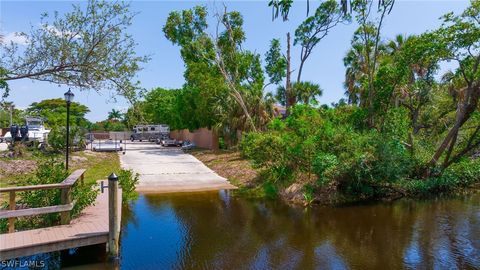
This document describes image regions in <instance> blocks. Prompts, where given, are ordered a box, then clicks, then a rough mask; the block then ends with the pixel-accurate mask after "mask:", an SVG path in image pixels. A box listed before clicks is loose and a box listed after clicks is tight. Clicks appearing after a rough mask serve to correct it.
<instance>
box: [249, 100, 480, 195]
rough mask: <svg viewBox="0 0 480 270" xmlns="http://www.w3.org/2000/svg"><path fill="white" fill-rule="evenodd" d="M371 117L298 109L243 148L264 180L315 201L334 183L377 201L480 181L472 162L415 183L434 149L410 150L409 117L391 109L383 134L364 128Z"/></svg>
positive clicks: (355, 111) (348, 109)
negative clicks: (395, 193) (318, 191)
mask: <svg viewBox="0 0 480 270" xmlns="http://www.w3.org/2000/svg"><path fill="white" fill-rule="evenodd" d="M365 115H366V114H365V112H364V110H363V109H360V108H357V107H354V106H344V107H338V108H312V107H309V106H305V105H297V106H295V107H294V108H293V110H292V111H291V114H290V116H289V117H287V118H286V119H285V120H280V119H275V120H273V121H272V122H271V123H270V125H269V127H268V130H267V131H265V132H252V133H249V134H246V136H245V137H244V138H243V140H242V142H241V145H240V149H241V151H242V154H243V155H244V157H246V158H248V159H250V160H251V161H252V163H253V165H254V166H255V167H256V168H259V169H260V170H261V171H262V175H265V176H266V177H264V181H266V182H271V183H275V185H277V186H279V187H281V186H286V185H288V184H290V183H292V182H294V181H295V182H300V183H302V184H304V186H308V189H305V194H307V195H308V198H309V199H312V190H314V189H315V188H316V187H321V186H325V185H326V184H329V183H333V184H335V185H336V187H337V189H338V190H339V191H341V192H344V193H346V194H349V195H354V196H356V197H359V198H372V197H376V196H384V195H386V194H388V193H390V192H392V190H394V187H399V189H398V190H400V191H399V192H401V190H406V192H408V193H410V194H420V193H422V192H423V191H425V192H433V191H446V190H448V189H455V188H458V187H462V186H467V185H470V184H472V183H474V182H478V181H479V179H478V178H479V177H478V175H480V170H479V169H478V168H479V167H478V165H476V166H473V165H472V162H461V163H458V164H455V165H452V166H451V167H449V168H448V169H447V170H446V171H445V172H443V174H439V175H440V176H436V177H432V178H430V179H422V180H413V179H419V178H420V173H419V172H421V171H422V170H421V166H422V165H421V164H424V161H425V159H424V158H423V157H422V154H421V153H422V151H423V152H428V151H429V149H428V144H425V143H424V145H422V144H420V143H417V145H416V147H417V149H420V150H419V151H418V153H420V154H419V155H415V154H413V153H412V151H411V150H410V149H409V148H408V146H407V145H408V144H407V143H406V142H407V141H408V136H409V127H408V121H407V120H408V113H407V112H406V111H405V110H404V109H401V108H394V109H391V110H390V111H388V112H387V113H386V114H385V116H384V118H383V122H382V124H381V127H382V128H381V129H380V130H377V129H372V128H368V127H367V126H365V125H363V124H359V123H364V122H365V118H363V119H362V117H365ZM430 149H431V146H430ZM425 156H431V152H430V154H426V155H425ZM467 164H468V165H467Z"/></svg>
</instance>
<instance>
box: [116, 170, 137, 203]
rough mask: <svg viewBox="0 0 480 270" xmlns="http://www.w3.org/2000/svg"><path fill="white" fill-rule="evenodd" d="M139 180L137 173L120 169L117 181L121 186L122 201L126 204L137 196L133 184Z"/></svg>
mask: <svg viewBox="0 0 480 270" xmlns="http://www.w3.org/2000/svg"><path fill="white" fill-rule="evenodd" d="M138 181H139V174H138V173H134V172H133V171H132V170H121V171H120V172H119V174H118V182H119V185H120V187H121V188H122V203H123V204H127V203H129V202H130V201H133V200H136V199H137V198H138V193H137V192H135V185H136V184H137V183H138Z"/></svg>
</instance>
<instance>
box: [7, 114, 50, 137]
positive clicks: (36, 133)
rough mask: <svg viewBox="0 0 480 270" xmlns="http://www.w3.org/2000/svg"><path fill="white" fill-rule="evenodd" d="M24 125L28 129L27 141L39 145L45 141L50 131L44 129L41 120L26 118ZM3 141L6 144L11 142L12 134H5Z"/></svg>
mask: <svg viewBox="0 0 480 270" xmlns="http://www.w3.org/2000/svg"><path fill="white" fill-rule="evenodd" d="M25 124H26V126H27V127H28V136H27V140H28V141H38V142H40V143H43V142H45V141H46V140H47V137H48V133H50V130H49V129H45V126H44V125H43V120H42V119H41V118H38V117H26V118H25ZM19 129H20V127H19ZM4 139H5V141H6V142H11V141H12V134H11V133H10V131H8V132H7V133H6V134H5V136H4Z"/></svg>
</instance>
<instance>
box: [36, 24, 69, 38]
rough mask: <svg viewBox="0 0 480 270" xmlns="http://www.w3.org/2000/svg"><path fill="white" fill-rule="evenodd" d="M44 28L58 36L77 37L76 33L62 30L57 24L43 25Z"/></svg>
mask: <svg viewBox="0 0 480 270" xmlns="http://www.w3.org/2000/svg"><path fill="white" fill-rule="evenodd" d="M43 28H44V29H45V30H47V31H48V32H50V33H51V34H54V35H55V36H57V37H66V38H69V37H71V36H73V37H74V38H75V37H76V34H74V33H73V32H71V31H60V30H58V29H57V28H56V27H55V26H52V25H46V26H43Z"/></svg>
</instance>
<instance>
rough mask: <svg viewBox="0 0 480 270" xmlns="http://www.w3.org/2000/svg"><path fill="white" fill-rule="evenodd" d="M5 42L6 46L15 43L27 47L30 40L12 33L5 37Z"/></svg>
mask: <svg viewBox="0 0 480 270" xmlns="http://www.w3.org/2000/svg"><path fill="white" fill-rule="evenodd" d="M3 42H4V43H5V44H9V43H10V42H13V43H15V44H19V45H27V43H28V40H27V38H26V37H25V36H23V35H22V34H21V33H19V32H10V33H7V34H5V35H4V37H3Z"/></svg>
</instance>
